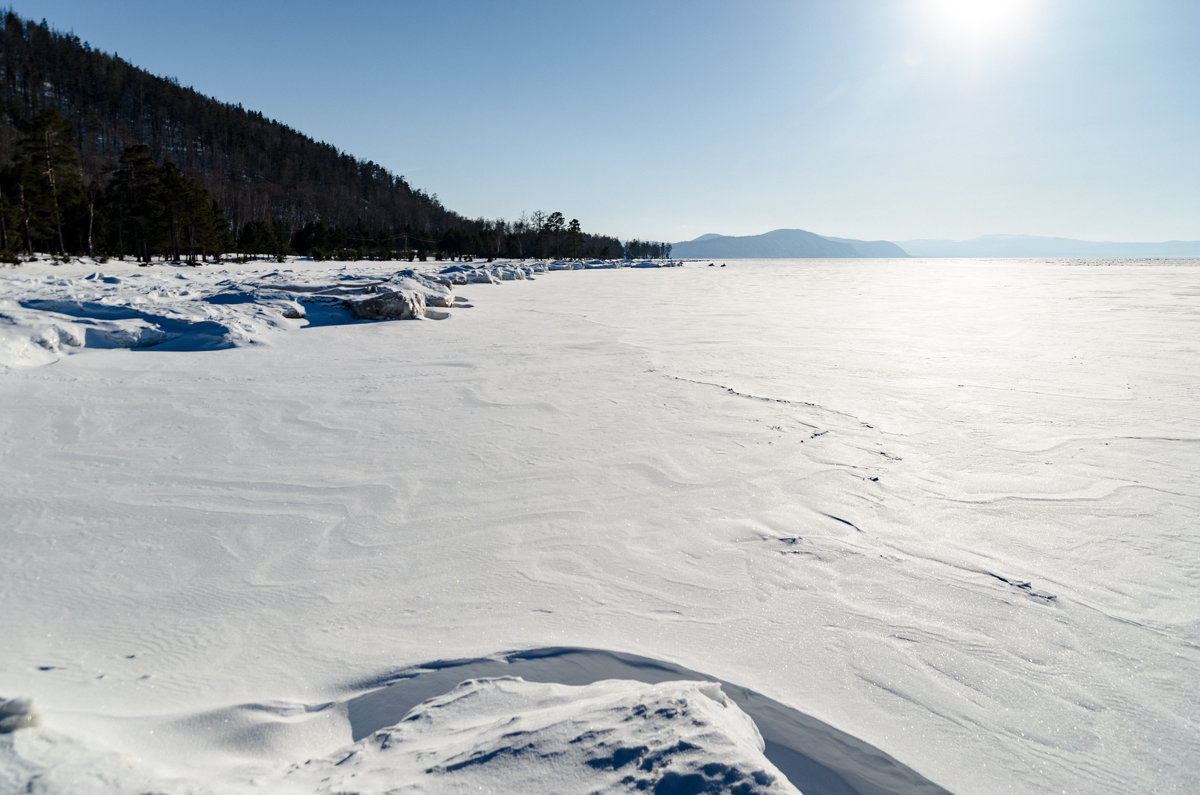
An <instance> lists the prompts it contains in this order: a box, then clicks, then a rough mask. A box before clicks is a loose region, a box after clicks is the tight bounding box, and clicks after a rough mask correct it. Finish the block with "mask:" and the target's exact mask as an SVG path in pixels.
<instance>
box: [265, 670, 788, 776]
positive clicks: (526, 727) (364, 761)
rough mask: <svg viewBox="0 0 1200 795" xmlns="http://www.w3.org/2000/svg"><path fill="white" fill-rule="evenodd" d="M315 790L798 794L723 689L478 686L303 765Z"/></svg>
mask: <svg viewBox="0 0 1200 795" xmlns="http://www.w3.org/2000/svg"><path fill="white" fill-rule="evenodd" d="M285 787H287V788H294V790H293V791H297V792H300V791H304V792H345V791H353V792H358V793H373V792H379V793H383V792H412V793H417V792H448V791H454V792H458V791H467V790H472V791H475V790H479V791H494V792H560V793H567V792H672V793H703V792H732V793H745V794H746V795H750V793H788V792H793V793H794V792H798V790H796V789H795V787H793V786H792V785H791V784H790V783H788V781H787V779H786V778H785V777H784V776H783V775H782V774H781V773H780V772H779V770H777V769H776V768H775V767H774V765H772V764H771V763H770V762H769V761H767V759H766V757H764V756H763V739H762V736H761V735H760V734H759V732H758V729H756V728H755V726H754V722H753V721H752V720H751V719H750V717H749V716H748V715H746V713H744V712H742V710H741V709H739V708H738V707H737V705H736V704H734V703H733V701H731V700H730V699H729V698H727V697H726V696H725V694H724V693H723V692H722V690H721V686H720V685H718V684H716V683H713V682H698V681H676V682H663V683H659V684H645V683H642V682H635V681H630V680H616V679H614V680H606V681H601V682H596V683H594V684H591V685H585V686H571V685H561V684H551V683H538V682H527V681H525V680H524V679H521V678H518V677H498V678H488V679H470V680H467V681H465V682H463V683H461V684H460V685H459V686H458V687H456V688H455V689H453V690H452V691H450V692H449V693H446V694H444V695H442V696H437V697H434V698H431V699H429V700H427V701H425V702H423V703H421V704H419V705H418V706H416V707H415V708H414V709H413V710H412V711H411V712H410V713H409V714H408V715H407V716H406V717H405V718H404V720H402V721H401V722H400V723H398V724H396V725H394V726H390V727H387V728H384V729H380V730H378V731H376V732H374V733H373V734H371V735H370V736H369V737H366V738H364V739H362V740H360V741H359V742H357V743H355V744H354V745H352V746H350V747H349V748H346V749H343V750H341V751H338V752H337V753H335V754H332V755H330V756H328V757H326V758H324V759H321V760H312V761H309V762H306V763H305V764H303V765H297V766H295V767H294V768H293V769H292V770H290V771H289V773H288V775H287V776H286V777H285Z"/></svg>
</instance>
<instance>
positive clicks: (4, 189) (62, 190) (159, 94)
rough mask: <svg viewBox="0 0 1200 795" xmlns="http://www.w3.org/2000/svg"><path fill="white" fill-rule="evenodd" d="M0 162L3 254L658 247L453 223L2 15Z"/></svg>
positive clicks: (405, 195)
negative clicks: (29, 252)
mask: <svg viewBox="0 0 1200 795" xmlns="http://www.w3.org/2000/svg"><path fill="white" fill-rule="evenodd" d="M0 165H2V166H3V171H2V172H0V248H3V249H4V250H5V252H7V253H8V254H9V255H10V256H11V255H12V254H14V253H20V252H26V251H30V250H38V251H51V252H61V253H70V254H83V253H94V254H101V253H103V254H113V255H120V256H139V257H142V258H145V257H148V256H152V255H158V256H168V257H172V258H175V259H178V258H181V257H188V256H191V257H198V256H205V255H214V254H216V253H218V252H221V251H233V250H237V251H241V252H244V253H248V254H283V253H298V254H305V255H316V256H404V255H406V254H409V253H410V252H412V253H417V252H419V253H420V254H421V255H436V256H446V257H451V256H457V255H474V256H481V257H482V256H511V257H531V256H540V257H546V256H560V257H565V256H589V257H590V256H600V257H616V256H621V255H622V254H625V253H629V254H631V255H635V256H647V255H650V254H654V253H658V254H662V253H664V252H665V250H666V249H665V247H663V246H660V245H658V244H645V243H639V242H637V241H634V244H633V245H632V246H631V247H630V250H629V251H626V249H625V247H623V246H622V244H621V243H620V241H618V240H617V239H616V238H612V237H605V236H600V235H593V234H589V233H585V232H583V230H582V227H581V224H580V223H579V222H578V221H577V220H571V221H567V220H566V218H565V217H564V216H563V214H562V213H557V212H553V213H551V212H536V213H533V214H532V217H528V218H522V219H521V220H518V221H515V222H507V221H504V220H500V219H496V220H485V219H476V220H471V219H467V218H464V217H462V216H461V215H459V214H457V213H455V212H453V211H451V210H449V209H447V208H445V207H443V206H442V205H441V203H440V202H439V201H438V200H437V197H436V196H432V195H429V194H427V193H425V192H424V191H422V190H420V189H414V188H412V187H411V186H410V185H409V184H408V183H407V182H406V181H405V180H404V179H403V178H402V177H399V176H396V175H394V174H392V173H390V172H389V171H388V170H387V169H385V168H383V167H381V166H379V165H377V164H375V163H372V162H364V161H361V160H358V159H356V158H354V157H352V156H350V155H349V154H346V153H344V152H340V151H339V150H338V149H336V148H335V147H334V146H331V145H329V144H327V143H321V142H317V141H314V140H312V139H311V138H308V137H307V136H305V135H302V134H301V133H299V132H297V131H295V130H292V129H290V128H289V127H287V126H285V125H283V124H280V123H279V122H276V121H272V120H270V119H267V118H264V117H263V115H262V114H261V113H258V112H255V111H252V110H246V109H244V108H242V107H241V106H238V105H230V104H227V103H222V102H219V101H217V100H214V99H211V98H208V97H205V96H203V95H201V94H199V93H197V92H196V91H194V90H193V89H191V88H185V87H183V86H180V85H179V84H178V82H177V81H175V80H171V79H165V78H161V77H156V76H154V75H151V74H149V73H147V72H145V71H144V70H141V69H138V68H136V67H134V66H132V65H130V64H129V63H126V62H125V61H123V60H122V59H120V58H119V57H116V56H113V55H109V54H107V53H103V52H100V51H99V50H95V49H93V48H92V47H91V46H89V45H88V44H87V43H84V42H81V41H80V40H79V38H78V37H77V36H74V35H67V34H62V33H59V32H56V31H54V30H51V29H50V28H48V27H47V26H46V24H45V23H44V22H43V23H34V22H30V21H26V20H22V19H21V18H20V17H18V16H17V15H16V14H14V13H13V12H12V11H8V12H6V13H4V24H3V31H2V33H0ZM135 205H137V206H135ZM633 249H636V250H633Z"/></svg>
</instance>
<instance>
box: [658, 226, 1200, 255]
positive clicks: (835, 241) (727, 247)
mask: <svg viewBox="0 0 1200 795" xmlns="http://www.w3.org/2000/svg"><path fill="white" fill-rule="evenodd" d="M671 254H672V256H675V257H679V258H681V259H776V258H778V259H832V258H843V257H860V258H880V257H884V258H886V257H998V258H1017V257H1200V241H1186V240H1171V241H1167V242H1164V243H1103V242H1092V241H1088V240H1072V239H1070V238H1065V237H1036V236H1032V235H985V236H983V237H977V238H974V239H972V240H902V241H900V242H899V243H891V242H888V241H885V240H875V241H866V240H850V239H847V238H841V237H825V236H823V235H817V234H813V233H812V232H806V231H804V230H802V229H776V230H775V231H773V232H767V233H765V234H762V235H750V236H745V237H734V236H729V235H714V234H708V235H701V236H700V237H698V238H696V239H695V240H688V241H685V242H682V243H675V244H673V245H672V246H671Z"/></svg>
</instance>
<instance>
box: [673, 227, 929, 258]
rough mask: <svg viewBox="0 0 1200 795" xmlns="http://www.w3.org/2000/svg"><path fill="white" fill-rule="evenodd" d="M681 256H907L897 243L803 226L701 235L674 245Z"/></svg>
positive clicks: (675, 255) (676, 255)
mask: <svg viewBox="0 0 1200 795" xmlns="http://www.w3.org/2000/svg"><path fill="white" fill-rule="evenodd" d="M671 256H673V257H679V258H681V259H739V258H747V259H775V258H786V259H808V258H815V259H833V258H841V257H907V256H908V254H906V253H905V252H904V250H903V249H902V248H900V247H899V246H897V245H896V244H895V243H888V242H886V241H882V240H877V241H865V240H847V239H845V238H840V237H823V236H821V235H814V234H813V233H812V232H805V231H804V230H803V229H776V230H775V231H774V232H767V233H766V234H762V235H752V236H749V237H730V236H727V235H701V236H700V237H698V238H696V239H695V240H688V241H685V242H683V243H673V244H672V245H671Z"/></svg>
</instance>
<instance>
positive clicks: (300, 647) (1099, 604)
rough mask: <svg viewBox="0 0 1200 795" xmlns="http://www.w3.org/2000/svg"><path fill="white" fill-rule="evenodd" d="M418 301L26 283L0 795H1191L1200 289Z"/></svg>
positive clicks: (355, 283) (687, 282)
mask: <svg viewBox="0 0 1200 795" xmlns="http://www.w3.org/2000/svg"><path fill="white" fill-rule="evenodd" d="M407 267H409V266H408V265H407V264H406V263H405V264H397V263H390V264H389V263H357V264H353V265H349V266H347V265H343V264H339V263H334V264H320V263H301V262H294V263H283V264H271V265H267V264H266V263H258V264H256V265H253V266H225V267H222V268H217V267H214V266H204V267H201V268H195V269H191V268H182V267H171V266H163V265H156V266H152V267H149V268H136V267H134V266H131V265H122V264H118V263H109V264H103V265H101V264H90V265H87V266H84V265H79V264H71V265H63V266H51V265H47V264H38V265H25V266H21V267H18V268H8V269H3V270H0V366H2V367H3V370H2V371H0V407H2V411H0V472H2V474H3V482H4V488H3V491H2V492H0V533H2V538H3V555H2V556H0V604H2V605H3V610H2V611H0V637H3V638H4V642H3V645H2V646H0V649H2V651H0V697H2V698H5V699H10V700H8V701H4V702H3V704H0V720H9V721H10V723H9V724H8V725H11V726H12V727H13V728H14V729H15V730H14V731H11V732H9V733H3V734H0V791H5V792H6V791H10V790H14V791H24V790H25V789H27V788H28V789H29V791H47V792H110V791H115V792H149V791H153V792H231V791H232V792H240V791H248V792H276V791H289V788H290V791H296V792H302V791H314V790H315V791H329V792H334V791H360V792H386V791H389V790H391V789H398V790H399V791H414V792H416V791H445V790H453V789H455V788H459V789H466V788H470V789H472V790H474V789H475V788H476V787H477V786H484V787H488V786H491V787H493V788H494V789H496V790H497V791H500V790H503V789H505V788H517V789H525V790H528V791H534V790H536V789H538V787H537V786H535V785H532V784H530V783H529V782H530V781H531V780H532V779H533V778H537V777H539V776H540V777H541V778H537V780H538V781H540V782H542V785H543V786H542V787H541V789H543V790H547V791H549V790H560V791H571V790H575V791H590V790H593V789H597V788H614V789H621V788H622V787H624V788H634V787H636V786H637V782H638V781H640V780H641V779H639V778H638V777H639V776H641V777H643V778H646V777H649V776H652V775H654V776H657V778H656V779H655V781H659V782H661V781H664V780H666V781H668V783H673V784H675V785H678V787H679V789H678V790H677V791H721V790H722V789H730V790H732V789H734V788H735V787H737V786H741V787H743V789H744V790H745V791H761V792H772V791H786V788H787V787H788V786H789V785H788V783H787V782H786V781H783V780H782V779H781V778H780V775H779V774H780V772H781V771H782V772H783V773H786V774H787V775H788V776H789V777H791V778H792V781H793V782H795V783H797V784H798V785H799V787H800V788H801V789H802V790H804V791H805V792H808V793H810V795H811V793H813V792H848V791H863V792H867V791H889V789H890V790H891V791H899V790H902V789H903V788H911V789H919V788H921V787H925V788H926V789H927V790H929V791H934V789H935V788H933V787H932V785H926V784H922V779H921V776H924V777H926V778H927V779H929V780H931V781H934V782H937V784H939V785H941V786H943V787H946V788H948V789H950V790H952V791H955V792H964V793H965V792H996V791H1016V792H1049V791H1054V792H1058V791H1067V792H1126V791H1146V792H1189V791H1194V789H1195V782H1196V780H1197V778H1198V777H1200V731H1198V725H1197V722H1198V718H1200V714H1198V713H1200V696H1198V695H1197V693H1198V692H1200V687H1198V685H1200V543H1198V541H1197V531H1196V523H1195V517H1196V516H1197V515H1200V479H1198V478H1197V477H1196V474H1195V473H1196V472H1198V471H1200V408H1198V407H1200V352H1198V348H1197V346H1198V345H1200V343H1198V342H1197V340H1200V263H1197V262H1196V261H1179V262H1154V263H1136V262H1125V263H1095V262H1090V263H1089V262H1064V261H1055V262H1037V261H994V262H987V261H966V262H956V261H945V260H933V261H920V260H916V261H880V260H870V261H831V262H822V261H793V262H745V261H739V262H736V263H733V264H731V265H730V266H729V267H726V268H707V267H705V264H690V265H688V266H687V267H684V268H681V269H680V268H676V269H663V270H651V269H646V270H638V271H633V270H628V269H618V270H587V271H585V272H580V273H572V274H545V275H541V274H537V273H536V272H535V271H533V270H529V271H525V270H521V269H519V268H517V267H515V266H513V267H507V266H493V271H492V272H491V273H490V274H485V275H480V274H478V273H476V272H474V271H472V272H470V273H469V274H468V275H461V274H460V275H459V276H457V277H455V278H453V279H451V278H449V277H444V278H440V279H438V280H435V279H430V278H428V277H427V276H423V275H422V274H421V273H411V274H406V275H403V276H400V275H397V272H398V271H401V270H404V269H405V268H407ZM549 269H550V268H549V267H546V268H544V269H543V270H549ZM530 275H537V278H536V279H535V280H532V281H529V282H527V283H522V284H519V285H516V284H504V285H501V286H495V285H491V284H475V283H470V282H471V281H472V280H474V279H475V278H477V277H478V278H481V279H484V280H486V281H501V280H506V279H510V278H520V277H522V276H530ZM440 281H456V282H458V284H457V285H456V286H454V287H453V289H452V290H447V288H446V287H445V286H444V285H443V284H441V283H440ZM464 282H466V283H464ZM372 285H374V286H372ZM381 294H382V295H384V296H388V295H394V296H400V297H401V298H393V299H391V300H392V302H393V307H394V309H395V311H396V312H397V313H398V314H401V315H402V314H404V312H403V307H405V306H408V307H410V308H411V307H417V308H418V309H419V310H420V311H415V312H410V314H416V315H418V316H420V315H422V314H424V315H425V316H426V317H438V318H444V320H443V322H420V321H418V322H383V323H375V322H359V321H356V320H355V308H354V307H353V306H351V305H350V304H347V303H345V302H346V301H349V302H351V304H353V303H356V302H365V301H370V300H372V299H373V298H378V297H379V296H380V295H381ZM405 296H407V297H408V300H407V301H405V300H402V298H403V297H405ZM472 305H473V306H472ZM389 311H391V310H389ZM358 316H359V317H372V316H374V315H372V314H371V313H370V312H369V311H368V312H366V313H364V314H361V315H358ZM94 348H99V349H100V350H93V349H94ZM73 352H79V353H78V355H67V354H69V353H73ZM695 679H701V680H708V681H709V682H710V683H709V684H702V683H698V682H695V681H691V682H688V681H684V680H695ZM463 680H470V683H469V684H467V685H465V686H463V687H459V688H458V689H455V688H456V686H457V685H458V684H459V683H460V682H462V681H463ZM29 698H32V699H33V706H32V709H31V708H30V704H29V702H28V701H26V700H25V699H29ZM743 713H745V714H743ZM747 715H748V716H749V717H750V718H753V719H754V722H753V723H751V722H749V720H748V719H747V717H746V716H747ZM406 718H407V719H408V720H406ZM10 719H11V720H10ZM27 723H34V724H35V725H32V726H26V725H25V724H27ZM585 724H586V725H585ZM18 726H23V727H22V728H18ZM589 731H592V732H593V733H591V734H589ZM385 746H386V747H385ZM764 748H765V751H766V758H764V756H763V754H762V749H764ZM521 749H525V750H521ZM806 754H808V755H807V756H806ZM306 763H307V764H306ZM339 763H340V764H339ZM914 771H915V772H914ZM760 774H761V775H760ZM646 780H649V779H648V778H647V779H646ZM901 782H902V783H901ZM663 786H664V788H666V786H667V785H663ZM688 787H691V789H687V788H688ZM705 788H707V790H706V789H705Z"/></svg>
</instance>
